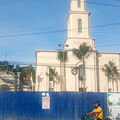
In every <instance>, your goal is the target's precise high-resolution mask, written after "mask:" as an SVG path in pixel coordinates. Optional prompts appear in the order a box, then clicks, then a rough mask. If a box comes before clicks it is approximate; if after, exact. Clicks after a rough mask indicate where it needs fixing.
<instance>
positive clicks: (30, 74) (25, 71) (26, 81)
mask: <svg viewBox="0 0 120 120" xmlns="http://www.w3.org/2000/svg"><path fill="white" fill-rule="evenodd" d="M19 70H20V71H21V73H20V81H21V83H22V84H23V85H30V84H31V78H32V80H33V82H34V83H35V69H34V68H33V67H32V66H27V67H23V68H20V69H19Z"/></svg>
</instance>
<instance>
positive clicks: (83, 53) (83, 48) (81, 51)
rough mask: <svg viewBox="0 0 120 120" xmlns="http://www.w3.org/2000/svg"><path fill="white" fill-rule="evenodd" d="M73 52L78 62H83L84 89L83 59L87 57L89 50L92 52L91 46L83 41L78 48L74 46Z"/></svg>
mask: <svg viewBox="0 0 120 120" xmlns="http://www.w3.org/2000/svg"><path fill="white" fill-rule="evenodd" d="M72 51H73V54H74V55H75V57H77V58H78V59H79V62H81V61H82V64H83V71H84V72H83V87H84V89H85V81H86V74H85V59H87V58H88V57H89V56H90V54H91V52H92V48H91V46H88V45H87V44H86V43H83V44H81V45H80V46H79V48H78V49H76V48H74V49H73V50H72Z"/></svg>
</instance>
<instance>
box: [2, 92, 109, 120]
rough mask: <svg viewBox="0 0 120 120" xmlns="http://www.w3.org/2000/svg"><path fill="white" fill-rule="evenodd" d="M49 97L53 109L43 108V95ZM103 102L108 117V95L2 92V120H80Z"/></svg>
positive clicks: (102, 105)
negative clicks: (97, 104) (93, 104)
mask: <svg viewBox="0 0 120 120" xmlns="http://www.w3.org/2000/svg"><path fill="white" fill-rule="evenodd" d="M43 93H48V94H49V96H50V109H42V97H43V96H42V94H43ZM96 100H97V101H100V104H101V107H102V108H103V111H104V116H106V111H107V93H82V92H0V120H80V118H81V117H82V116H83V115H84V114H85V113H87V112H90V111H91V110H93V106H92V102H94V101H96Z"/></svg>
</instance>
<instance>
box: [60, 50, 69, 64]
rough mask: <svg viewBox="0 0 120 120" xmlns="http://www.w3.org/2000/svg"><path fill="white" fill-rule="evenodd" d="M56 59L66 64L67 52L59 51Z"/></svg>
mask: <svg viewBox="0 0 120 120" xmlns="http://www.w3.org/2000/svg"><path fill="white" fill-rule="evenodd" d="M58 59H59V60H60V61H61V62H66V61H67V59H68V58H67V51H59V52H58Z"/></svg>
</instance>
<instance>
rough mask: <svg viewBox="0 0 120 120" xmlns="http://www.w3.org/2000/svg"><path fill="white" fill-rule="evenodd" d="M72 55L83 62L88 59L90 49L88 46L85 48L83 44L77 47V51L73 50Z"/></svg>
mask: <svg viewBox="0 0 120 120" xmlns="http://www.w3.org/2000/svg"><path fill="white" fill-rule="evenodd" d="M72 51H73V54H74V55H75V56H76V57H77V58H78V59H79V60H84V59H85V58H88V57H89V55H90V53H91V51H92V48H91V47H90V46H87V45H86V43H83V44H81V45H80V46H79V48H78V49H76V48H74V49H73V50H72Z"/></svg>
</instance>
